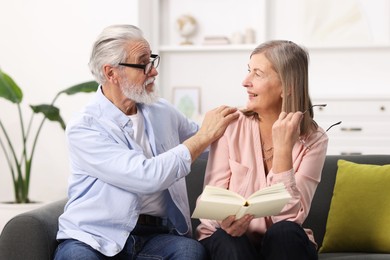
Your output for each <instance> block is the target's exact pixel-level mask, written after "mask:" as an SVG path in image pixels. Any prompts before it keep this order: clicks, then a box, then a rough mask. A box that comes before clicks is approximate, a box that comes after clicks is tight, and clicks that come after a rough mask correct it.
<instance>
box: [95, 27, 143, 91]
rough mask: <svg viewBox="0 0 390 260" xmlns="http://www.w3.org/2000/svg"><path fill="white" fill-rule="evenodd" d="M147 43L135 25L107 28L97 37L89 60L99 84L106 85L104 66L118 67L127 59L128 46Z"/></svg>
mask: <svg viewBox="0 0 390 260" xmlns="http://www.w3.org/2000/svg"><path fill="white" fill-rule="evenodd" d="M142 40H143V41H146V40H145V39H144V37H143V34H142V31H141V30H140V29H139V28H138V27H136V26H134V25H126V24H122V25H111V26H109V27H106V28H105V29H104V30H103V31H102V32H101V34H100V35H99V36H98V37H97V39H96V41H95V43H94V45H93V48H92V53H91V57H90V60H89V63H88V65H89V69H90V70H91V72H92V75H93V76H94V77H95V80H96V81H97V82H98V83H99V84H104V83H105V81H106V78H105V76H104V73H103V66H104V65H105V64H110V65H112V66H116V65H117V64H118V63H120V62H124V61H126V59H127V52H126V44H128V43H129V42H131V41H142Z"/></svg>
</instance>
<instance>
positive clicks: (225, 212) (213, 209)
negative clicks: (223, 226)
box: [191, 201, 242, 220]
mask: <svg viewBox="0 0 390 260" xmlns="http://www.w3.org/2000/svg"><path fill="white" fill-rule="evenodd" d="M241 208H242V204H231V203H220V202H212V201H198V205H197V206H196V208H195V210H194V213H192V216H191V217H192V218H204V219H213V220H224V219H225V218H226V217H227V216H230V215H236V214H237V212H238V211H239V210H240V209H241Z"/></svg>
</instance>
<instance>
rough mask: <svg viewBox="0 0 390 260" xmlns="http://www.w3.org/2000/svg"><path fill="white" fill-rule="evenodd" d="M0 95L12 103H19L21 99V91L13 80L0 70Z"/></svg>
mask: <svg viewBox="0 0 390 260" xmlns="http://www.w3.org/2000/svg"><path fill="white" fill-rule="evenodd" d="M0 97H3V98H5V99H7V100H9V101H11V102H12V103H20V102H22V99H23V92H22V90H21V89H20V88H19V86H18V85H17V84H16V83H15V81H14V80H13V79H12V78H11V77H10V76H9V75H7V74H6V73H4V72H3V71H1V70H0Z"/></svg>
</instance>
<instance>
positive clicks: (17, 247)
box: [0, 155, 390, 260]
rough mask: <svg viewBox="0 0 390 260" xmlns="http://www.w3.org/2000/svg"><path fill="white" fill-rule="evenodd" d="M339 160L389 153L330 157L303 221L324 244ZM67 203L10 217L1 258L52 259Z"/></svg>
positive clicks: (196, 182)
mask: <svg viewBox="0 0 390 260" xmlns="http://www.w3.org/2000/svg"><path fill="white" fill-rule="evenodd" d="M338 159H345V160H348V161H353V162H357V163H366V164H378V165H383V164H390V155H340V156H336V155H331V156H327V158H326V161H325V165H324V169H323V173H322V181H321V183H320V184H319V186H318V189H317V191H316V194H315V196H314V200H313V204H312V207H311V210H310V214H309V216H308V218H307V220H306V221H305V223H304V226H305V227H310V228H311V229H312V230H313V231H314V235H315V237H316V240H317V242H318V243H319V245H321V244H322V240H323V237H324V234H325V227H326V220H327V216H328V211H329V207H330V202H331V198H332V193H333V186H334V182H335V177H336V172H337V160H338ZM206 163H207V161H206V160H202V159H199V160H197V161H196V162H195V163H194V164H193V165H192V172H191V174H190V175H189V176H187V189H188V194H189V202H190V207H191V212H192V211H193V209H194V205H195V201H196V199H197V197H198V196H199V194H200V193H201V192H202V187H203V176H204V170H205V166H206ZM65 203H66V199H63V200H60V201H57V202H53V203H51V204H48V205H46V206H43V207H42V208H39V209H36V210H32V211H30V212H26V213H23V214H21V215H18V216H16V217H14V218H13V219H11V220H10V221H9V222H8V223H7V225H6V226H5V227H4V229H3V232H2V233H1V236H0V260H19V259H20V260H26V259H28V260H46V259H52V256H53V253H54V250H55V248H56V246H57V242H56V240H55V236H56V232H57V228H58V224H57V219H58V216H59V215H60V214H61V212H62V211H63V207H64V205H65ZM198 223H199V222H198V220H197V219H193V220H192V224H193V226H194V227H196V226H197V224H198ZM362 235H364V234H362ZM319 259H390V254H374V253H353V252H343V253H340V252H338V253H326V254H320V255H319ZM293 260H295V259H293Z"/></svg>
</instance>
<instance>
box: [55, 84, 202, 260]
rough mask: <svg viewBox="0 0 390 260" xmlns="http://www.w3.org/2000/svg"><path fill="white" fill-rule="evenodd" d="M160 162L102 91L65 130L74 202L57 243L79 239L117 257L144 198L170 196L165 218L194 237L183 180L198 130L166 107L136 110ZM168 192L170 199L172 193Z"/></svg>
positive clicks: (69, 204) (61, 220) (161, 102)
mask: <svg viewBox="0 0 390 260" xmlns="http://www.w3.org/2000/svg"><path fill="white" fill-rule="evenodd" d="M137 108H138V109H139V110H141V111H142V114H143V116H144V124H145V130H146V134H147V135H148V139H149V142H150V145H151V148H152V151H153V155H154V157H152V158H150V159H148V158H147V157H145V156H144V154H143V150H142V148H141V147H140V146H139V145H138V144H137V143H136V142H135V140H134V139H133V136H132V131H133V130H132V121H131V120H130V119H129V117H127V116H126V115H125V114H124V113H123V112H122V111H120V110H119V109H118V108H117V107H116V106H115V105H114V104H112V103H111V102H110V101H109V100H108V99H107V98H106V97H105V96H104V95H103V93H102V91H101V88H99V89H98V91H97V92H96V94H95V96H94V98H93V99H92V101H91V102H90V103H89V104H88V105H87V106H86V107H85V109H84V110H83V111H82V112H81V113H80V114H79V115H78V116H76V117H75V118H74V119H73V120H72V121H71V122H69V123H68V125H67V129H66V136H67V144H68V149H69V154H70V167H71V173H72V174H71V176H70V178H69V188H68V199H69V200H68V202H67V204H66V206H65V211H64V213H63V214H62V215H61V216H60V218H59V231H58V233H57V239H68V238H73V239H77V240H80V241H82V242H84V243H86V244H88V245H90V246H91V247H92V248H94V249H96V250H98V251H100V252H101V253H103V254H104V255H106V256H113V255H116V254H117V253H119V252H120V251H121V250H122V249H123V247H124V244H125V242H126V240H127V238H128V236H129V234H130V232H131V231H132V230H133V228H134V226H135V225H136V222H137V219H138V215H139V214H140V208H141V202H142V198H143V196H144V195H148V194H152V193H154V192H158V191H163V190H167V191H166V193H167V195H170V196H166V197H167V198H168V203H167V205H168V206H167V217H168V218H169V220H170V222H171V223H172V224H173V225H174V227H175V229H176V232H177V233H178V234H180V235H186V236H190V235H191V232H192V231H191V222H190V220H191V219H190V210H189V205H188V198H187V190H186V185H185V178H183V177H185V176H186V175H187V174H188V173H189V172H190V166H191V155H190V152H189V150H188V148H187V147H186V146H185V145H183V144H181V143H182V142H183V141H184V140H186V139H188V138H189V137H191V136H192V135H194V134H195V133H196V132H197V131H198V128H199V127H198V125H197V124H196V123H194V122H191V121H189V120H188V119H186V118H185V117H184V115H183V114H181V113H179V112H178V111H177V110H176V109H175V108H174V107H173V106H172V105H170V104H169V103H168V102H167V101H165V100H163V99H160V100H159V101H158V102H156V103H155V104H153V105H137ZM168 192H169V193H168Z"/></svg>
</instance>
